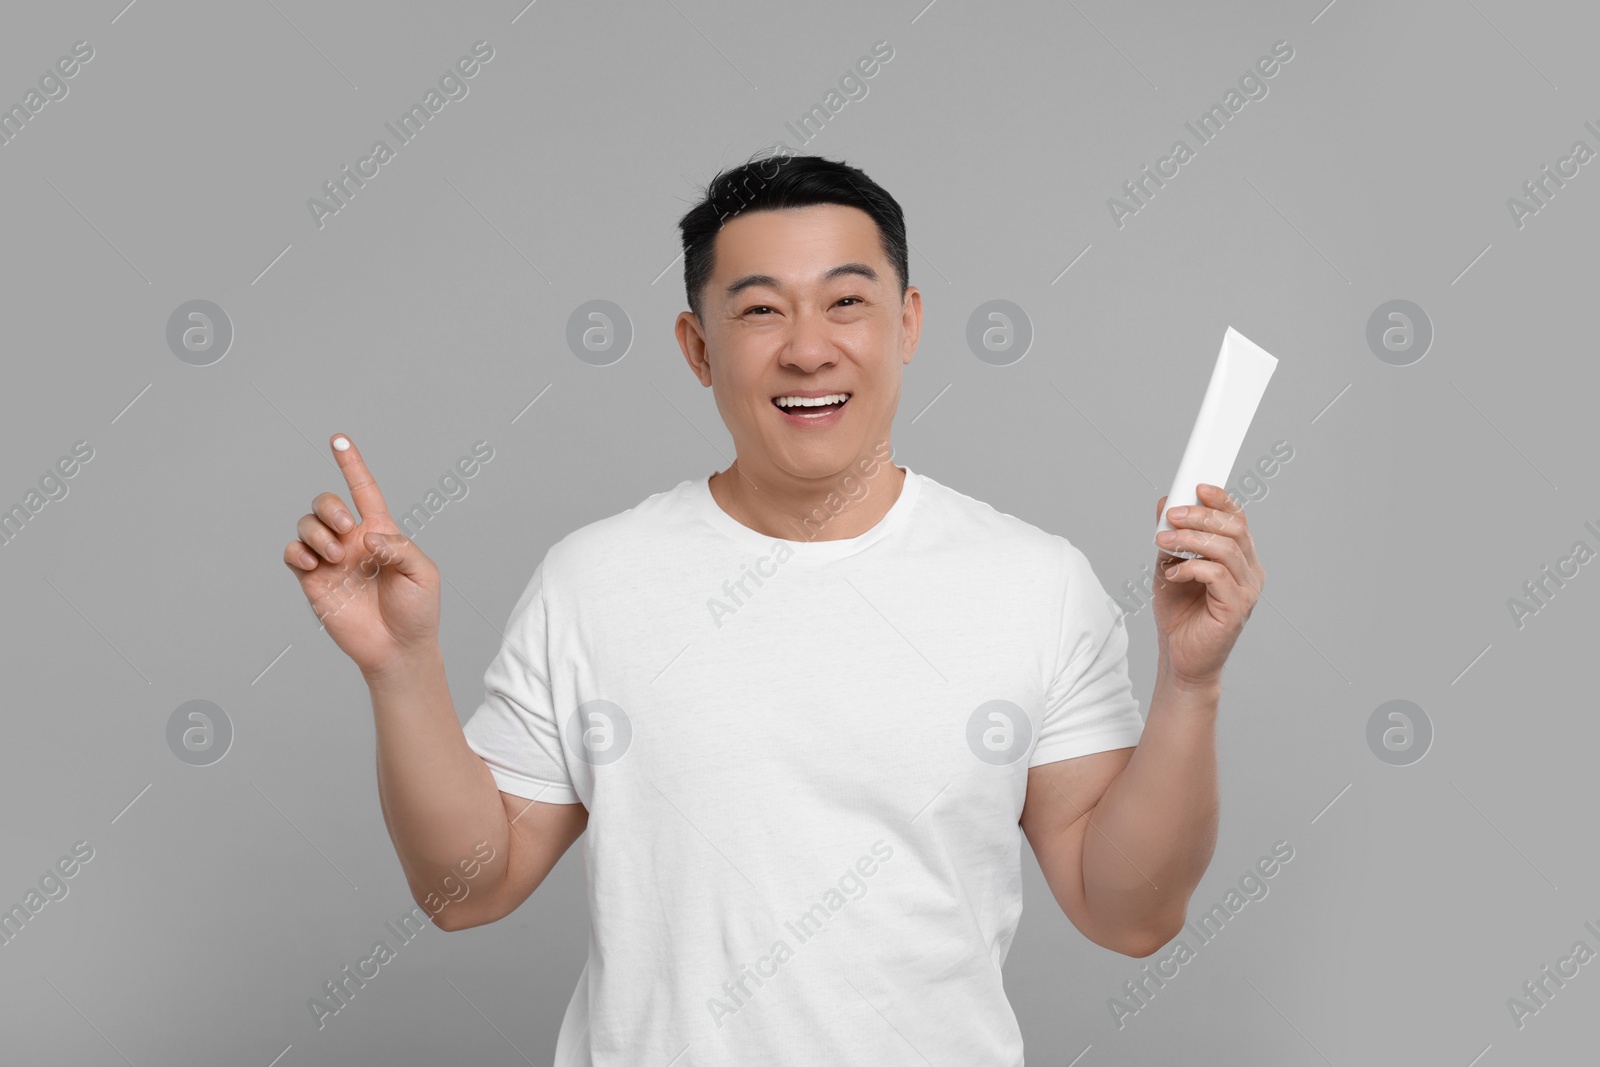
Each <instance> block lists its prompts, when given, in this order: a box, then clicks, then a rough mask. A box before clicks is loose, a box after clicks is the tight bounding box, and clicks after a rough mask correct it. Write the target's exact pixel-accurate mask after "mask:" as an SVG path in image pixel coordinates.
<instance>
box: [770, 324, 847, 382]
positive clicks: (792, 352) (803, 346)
mask: <svg viewBox="0 0 1600 1067" xmlns="http://www.w3.org/2000/svg"><path fill="white" fill-rule="evenodd" d="M793 321H794V325H793V326H791V327H790V329H789V338H788V343H787V344H785V345H784V347H783V356H782V359H781V360H780V362H782V363H783V365H784V366H786V367H793V368H794V369H796V370H798V371H802V372H804V373H806V374H811V373H813V372H815V371H817V370H820V369H821V368H823V367H826V366H828V365H829V364H830V363H833V362H834V361H835V360H836V359H837V358H838V355H839V353H838V349H837V348H836V347H835V346H834V343H833V338H832V334H831V330H830V326H829V323H828V320H827V317H826V316H824V315H823V314H822V313H821V312H819V311H811V310H803V311H800V312H797V313H796V315H795V318H794V320H793Z"/></svg>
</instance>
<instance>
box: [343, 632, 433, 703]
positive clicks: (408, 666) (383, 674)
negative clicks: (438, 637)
mask: <svg viewBox="0 0 1600 1067" xmlns="http://www.w3.org/2000/svg"><path fill="white" fill-rule="evenodd" d="M443 668H444V650H443V649H442V648H440V647H439V645H438V644H437V643H434V644H431V645H426V646H424V647H422V648H418V649H413V650H407V651H405V652H402V653H400V654H398V655H397V656H395V658H394V659H392V660H390V661H388V662H386V663H383V664H381V665H379V666H375V667H362V668H361V677H362V678H363V679H364V680H365V681H366V683H367V688H368V689H371V690H373V691H374V692H376V691H378V690H381V689H390V690H392V689H397V688H406V687H409V686H411V685H414V684H416V683H417V682H419V681H421V680H423V679H424V678H427V677H431V676H433V675H435V674H436V672H438V671H440V670H442V669H443Z"/></svg>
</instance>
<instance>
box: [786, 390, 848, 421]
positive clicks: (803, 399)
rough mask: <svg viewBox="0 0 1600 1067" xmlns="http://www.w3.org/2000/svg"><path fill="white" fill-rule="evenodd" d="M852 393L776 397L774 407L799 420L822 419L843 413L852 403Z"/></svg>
mask: <svg viewBox="0 0 1600 1067" xmlns="http://www.w3.org/2000/svg"><path fill="white" fill-rule="evenodd" d="M850 396H851V394H850V393H842V392H841V393H829V394H828V395H827V396H813V397H808V396H775V397H773V398H772V405H773V407H775V408H777V409H778V410H779V411H781V412H783V413H784V414H785V415H788V416H791V417H793V418H799V419H820V418H824V417H826V416H828V415H832V414H833V413H834V412H837V411H842V410H843V409H844V406H845V405H846V404H848V403H849V402H850Z"/></svg>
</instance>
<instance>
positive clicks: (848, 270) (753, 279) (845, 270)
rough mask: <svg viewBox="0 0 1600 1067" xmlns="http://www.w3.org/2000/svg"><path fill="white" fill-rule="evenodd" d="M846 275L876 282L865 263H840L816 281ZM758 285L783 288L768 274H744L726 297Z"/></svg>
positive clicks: (829, 279) (874, 276) (826, 280)
mask: <svg viewBox="0 0 1600 1067" xmlns="http://www.w3.org/2000/svg"><path fill="white" fill-rule="evenodd" d="M847 275H855V276H857V277H861V278H865V279H866V280H867V281H869V282H875V281H877V280H878V272H877V271H875V270H873V269H872V268H871V267H869V266H867V265H866V264H865V263H841V264H839V265H838V266H837V267H834V268H832V269H831V270H827V271H824V272H823V274H822V276H821V277H820V278H818V279H817V280H818V281H822V282H830V281H832V280H833V279H835V278H842V277H845V276H847ZM758 285H764V286H766V287H767V288H769V289H782V288H783V283H782V282H780V281H778V279H776V278H774V277H773V276H772V275H770V274H746V275H745V276H744V277H743V278H740V279H739V280H738V281H736V282H734V283H733V284H732V285H730V286H728V288H727V292H726V295H727V296H729V297H730V298H731V297H735V296H738V295H739V294H740V293H742V292H744V291H745V290H746V289H752V288H754V287H756V286H758Z"/></svg>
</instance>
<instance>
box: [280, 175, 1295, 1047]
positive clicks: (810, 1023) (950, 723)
mask: <svg viewBox="0 0 1600 1067" xmlns="http://www.w3.org/2000/svg"><path fill="white" fill-rule="evenodd" d="M680 226H681V229H682V233H683V243H684V276H685V283H686V288H687V294H688V302H689V306H690V310H689V311H686V312H684V313H683V314H681V315H680V316H679V317H678V321H677V336H678V342H679V345H680V346H681V348H682V350H683V354H684V357H685V359H686V360H687V362H688V365H689V368H690V369H691V371H692V372H693V373H694V374H695V376H696V377H697V378H698V379H699V380H700V382H701V384H702V385H705V386H707V387H709V388H710V389H711V390H712V396H713V397H714V398H715V401H716V405H717V410H718V411H719V412H720V413H721V416H722V419H723V422H724V423H725V424H726V425H727V427H728V430H729V432H730V433H731V434H732V436H733V440H734V445H735V448H736V453H737V458H736V459H735V460H734V462H733V463H732V464H731V465H730V466H729V467H728V468H727V469H726V470H722V471H717V472H715V473H712V474H711V475H710V476H709V477H706V476H697V477H692V478H689V479H686V480H684V481H682V482H680V483H679V484H678V485H676V486H675V487H673V488H671V489H669V490H666V491H663V492H660V493H656V494H654V495H652V496H650V497H647V498H646V499H645V500H643V501H642V502H640V503H639V504H638V505H637V506H635V507H633V508H630V509H629V510H627V511H625V512H622V513H620V514H618V515H613V516H611V517H609V518H606V519H603V520H600V521H598V522H595V523H591V524H589V525H587V526H585V527H583V528H581V529H579V530H576V531H574V532H573V533H571V534H568V535H567V536H566V537H564V538H562V539H561V540H560V541H558V542H557V543H556V544H554V545H552V546H551V547H550V548H549V549H548V551H547V552H546V553H545V555H544V557H543V559H542V561H541V562H540V563H539V565H538V566H537V567H536V568H535V570H534V572H533V576H532V578H531V580H530V581H529V582H528V584H527V585H526V587H525V588H524V590H523V592H522V595H521V596H520V597H519V598H518V600H517V602H516V605H515V607H514V608H513V609H512V612H511V616H510V622H509V624H508V626H507V628H506V632H505V641H504V643H503V644H502V646H501V648H500V651H499V653H498V655H496V656H495V658H494V660H493V661H492V662H491V663H490V665H489V667H488V669H487V671H486V672H485V674H484V688H485V695H484V699H483V701H482V703H481V704H480V706H479V707H478V708H477V710H476V712H475V713H474V714H473V715H472V716H471V717H470V719H469V721H468V722H467V723H466V725H465V727H464V728H463V727H462V726H461V725H460V722H459V719H458V717H457V716H456V714H455V709H454V706H453V704H452V703H451V700H450V694H449V689H448V687H447V685H446V683H445V678H444V667H443V657H442V655H441V653H440V651H439V644H438V593H439V582H440V578H439V574H438V570H437V568H436V567H435V566H434V564H433V563H432V561H431V560H429V559H428V557H427V556H425V555H424V554H423V553H422V552H421V551H420V550H419V549H418V548H417V547H416V545H415V544H414V543H413V542H411V541H410V540H409V539H407V538H406V537H404V536H403V535H402V534H400V532H399V531H398V530H397V529H396V528H395V527H394V523H393V521H392V519H390V518H389V516H388V512H387V509H386V507H385V505H384V502H383V498H382V496H381V495H380V494H379V492H378V489H377V486H376V485H375V484H374V482H373V479H372V476H371V473H370V472H369V471H368V470H367V468H366V466H365V464H364V463H363V461H362V459H361V455H360V453H359V451H358V450H357V449H356V448H354V446H353V445H351V444H350V442H349V441H348V439H346V438H344V437H342V436H338V437H335V438H334V439H333V441H332V445H333V448H334V456H335V458H336V459H337V461H338V463H339V465H340V467H341V469H342V470H343V471H344V473H345V476H346V479H347V482H348V485H349V488H350V492H351V496H352V500H353V502H354V504H355V505H356V507H357V508H359V510H360V512H361V521H360V522H359V523H356V522H355V520H354V519H353V517H352V516H350V515H349V513H348V512H347V511H346V509H345V508H344V506H343V505H342V503H341V502H340V500H339V498H338V496H337V495H335V494H333V493H324V494H321V495H320V496H318V497H317V498H316V499H315V500H314V501H313V513H312V514H308V515H306V516H304V517H303V518H302V519H301V520H300V527H299V531H298V532H299V538H298V539H297V540H295V541H292V542H291V543H290V544H289V547H288V548H287V549H286V551H285V562H286V563H288V564H289V565H290V566H291V568H292V569H294V571H295V573H296V574H297V575H298V576H299V579H300V582H301V586H302V588H303V590H304V591H305V593H306V596H307V597H308V599H309V600H310V601H311V603H312V605H313V607H315V608H316V609H317V611H318V614H319V615H322V616H323V617H324V621H325V623H326V625H327V629H328V632H329V634H330V635H331V636H332V637H333V639H334V640H335V642H337V643H338V644H339V646H340V647H341V648H342V649H344V651H345V652H346V653H347V654H349V655H350V656H351V658H352V659H354V660H355V661H356V662H357V663H358V664H359V665H360V667H361V670H362V674H363V676H364V678H365V679H366V681H367V684H368V687H369V690H370V692H371V695H372V705H373V712H374V715H375V721H376V726H377V739H378V784H379V796H380V798H381V801H382V804H383V811H384V816H385V819H386V821H387V824H388V827H389V831H390V835H391V837H392V839H393V841H394V845H395V849H396V852H397V854H398V856H399V858H400V862H401V865H402V867H403V868H404V870H405V873H406V877H407V880H408V882H409V883H410V886H411V889H412V893H413V895H414V896H415V897H416V899H417V901H418V902H419V903H423V902H424V901H425V900H437V899H438V898H437V896H436V894H434V893H433V890H434V888H435V887H436V886H438V885H439V884H441V882H443V881H444V880H446V879H450V878H453V876H455V875H456V874H457V873H458V872H462V873H464V872H465V866H464V864H465V862H466V861H467V860H468V859H469V858H471V857H473V856H474V855H475V854H476V855H479V856H481V852H480V851H479V843H480V842H485V841H486V842H488V843H489V845H490V846H492V848H493V856H492V858H491V859H489V860H488V861H486V862H478V861H474V862H473V864H472V866H473V867H474V870H475V875H476V876H475V878H474V881H473V883H472V884H473V889H472V891H471V892H470V894H468V895H466V896H465V897H462V898H460V899H459V900H455V899H453V900H452V902H451V903H449V904H448V906H441V907H440V909H439V910H438V911H436V912H435V913H434V915H433V919H434V922H435V923H436V924H437V925H438V926H440V927H442V928H444V929H447V930H459V929H463V928H466V927H472V926H478V925H482V924H484V923H489V922H493V921H495V920H497V919H500V918H502V917H504V916H506V915H508V914H510V913H511V912H512V911H514V910H515V909H516V908H517V907H518V906H519V905H520V904H521V903H522V902H523V901H524V900H526V899H527V897H528V896H529V895H530V894H531V893H533V892H534V890H535V889H536V888H537V887H538V886H539V884H540V883H541V882H542V881H543V880H544V878H545V876H546V875H547V874H548V873H549V871H550V870H551V868H552V867H553V866H554V865H555V863H556V861H557V860H558V859H559V858H560V857H561V855H562V854H563V853H564V852H565V851H566V849H567V848H568V847H569V846H570V845H571V844H572V843H573V841H575V840H576V839H577V838H578V837H579V836H580V835H581V834H582V833H583V831H584V830H585V828H587V830H588V835H587V839H586V842H585V850H584V872H585V876H586V884H587V888H588V900H589V909H590V923H591V928H592V937H591V940H590V944H589V955H588V960H587V963H586V965H585V967H584V971H583V973H582V974H581V975H580V976H579V978H578V982H577V987H576V989H575V990H574V992H573V994H572V997H571V999H570V1001H569V1002H568V1005H567V1011H566V1016H565V1019H564V1021H563V1024H562V1027H561V1030H560V1034H559V1036H558V1039H557V1043H556V1054H555V1064H556V1067H600V1065H620V1064H629V1065H637V1064H647V1065H648V1064H660V1065H663V1067H665V1065H667V1064H673V1065H676V1067H687V1065H690V1064H694V1065H699V1067H706V1065H713V1064H716V1065H721V1064H729V1065H733V1064H737V1065H750V1064H762V1065H764V1067H787V1065H807V1067H812V1065H816V1064H824V1063H826V1064H847V1063H848V1064H855V1063H862V1064H868V1063H870V1064H875V1065H876V1064H900V1063H904V1064H913V1063H915V1064H938V1065H946V1064H948V1065H951V1067H973V1065H975V1064H983V1065H997V1067H999V1065H1004V1067H1014V1065H1020V1064H1021V1063H1022V1062H1023V1047H1022V1038H1021V1034H1020V1032H1019V1029H1018V1025H1017V1020H1016V1017H1015V1015H1014V1014H1013V1012H1012V1010H1011V1007H1010V1004H1009V1003H1008V1001H1007V999H1006V994H1005V990H1004V986H1003V982H1002V978H1001V966H1002V964H1003V963H1004V962H1005V958H1006V954H1007V951H1008V949H1009V948H1010V945H1011V940H1012V937H1013V935H1014V934H1015V931H1016V926H1017V920H1018V916H1019V915H1020V912H1021V908H1022V897H1021V865H1020V861H1021V843H1022V841H1023V840H1024V838H1025V839H1026V840H1027V841H1028V843H1029V844H1030V845H1031V847H1032V849H1033V851H1034V854H1035V855H1036V857H1037V858H1038V862H1039V865H1040V868H1041V869H1042V870H1043V872H1044V875H1045V878H1046V880H1047V882H1048V884H1049V886H1050V888H1051V891H1052V893H1053V894H1054V896H1055V899H1056V901H1057V903H1058V904H1059V905H1060V907H1061V909H1062V911H1063V912H1064V913H1065V915H1066V916H1067V918H1068V919H1069V920H1070V921H1071V922H1072V923H1073V925H1074V926H1076V927H1077V929H1078V930H1079V931H1081V932H1082V933H1083V935H1084V936H1085V937H1086V938H1088V939H1089V940H1091V941H1093V942H1095V943H1096V944H1098V945H1101V946H1103V947H1105V948H1107V949H1110V950H1112V951H1115V952H1119V953H1124V954H1127V955H1131V956H1146V955H1150V954H1151V953H1153V952H1155V951H1156V950H1157V949H1159V948H1160V947H1162V946H1163V945H1164V944H1166V943H1167V942H1168V941H1169V940H1170V939H1171V938H1172V937H1174V936H1175V935H1176V934H1177V932H1178V930H1179V929H1180V927H1181V926H1182V924H1183V922H1184V919H1185V910H1186V906H1187V903H1188V900H1189V896H1190V894H1191V893H1192V892H1193V890H1194V887H1195V885H1196V883H1197V882H1198V881H1199V879H1200V876H1201V875H1202V873H1203V872H1204V870H1205V868H1206V866H1207V864H1208V863H1209V862H1210V858H1211V854H1212V850H1213V848H1214V846H1215V841H1216V828H1217V809H1218V797H1217V784H1216V757H1215V728H1216V715H1217V705H1218V699H1219V694H1220V678H1221V672H1222V668H1223V664H1224V661H1225V660H1226V658H1227V656H1228V653H1229V651H1230V650H1231V649H1232V647H1233V645H1234V642H1235V640H1236V639H1237V637H1238V635H1239V633H1240V632H1241V630H1242V627H1243V625H1244V622H1245V620H1246V619H1247V618H1248V616H1249V614H1250V611H1251V609H1252V608H1253V607H1254V604H1255V602H1256V599H1257V597H1258V596H1259V591H1260V588H1261V585H1262V580H1263V578H1264V571H1263V570H1262V568H1261V565H1260V562H1259V560H1258V559H1257V557H1256V552H1255V547H1254V544H1253V541H1252V539H1251V536H1250V533H1249V530H1248V527H1247V525H1246V521H1245V517H1244V514H1243V511H1242V508H1241V507H1240V506H1239V504H1238V503H1237V502H1235V501H1233V500H1232V499H1230V498H1229V497H1228V495H1227V494H1226V493H1224V492H1223V491H1221V490H1220V489H1217V488H1216V487H1215V486H1201V487H1200V489H1199V495H1200V499H1201V501H1202V503H1201V505H1199V506H1196V507H1190V508H1188V509H1184V508H1174V509H1172V510H1171V512H1170V513H1169V516H1170V519H1171V522H1172V525H1173V526H1174V527H1176V530H1175V531H1174V532H1173V534H1172V535H1171V536H1170V537H1168V538H1167V539H1166V541H1165V542H1164V544H1165V546H1166V547H1167V548H1171V549H1179V550H1183V549H1187V550H1190V551H1195V552H1198V553H1201V554H1202V558H1196V559H1179V558H1177V557H1174V556H1172V555H1170V554H1168V553H1166V552H1159V553H1158V564H1159V565H1158V571H1159V572H1160V577H1159V579H1158V581H1157V586H1156V590H1155V598H1154V603H1155V618H1156V625H1157V634H1158V640H1159V654H1158V660H1157V663H1158V667H1157V672H1156V679H1155V684H1154V688H1153V691H1152V694H1151V697H1150V701H1149V711H1148V715H1147V716H1146V717H1145V718H1144V719H1141V717H1140V713H1139V701H1138V700H1137V698H1136V697H1135V696H1134V695H1133V691H1132V684H1131V681H1130V679H1129V675H1128V667H1127V648H1128V637H1127V631H1126V629H1125V628H1124V627H1123V626H1122V625H1120V624H1119V620H1118V617H1117V612H1116V610H1115V607H1114V605H1113V603H1112V601H1111V600H1110V598H1109V597H1107V596H1106V594H1105V591H1104V589H1103V588H1102V587H1101V584H1100V582H1099V581H1098V580H1097V578H1096V576H1095V573H1094V571H1093V569H1092V568H1091V566H1090V564H1089V561H1088V560H1087V559H1086V558H1085V556H1084V555H1083V553H1082V552H1081V551H1080V550H1078V549H1077V548H1076V547H1075V546H1073V545H1072V544H1071V543H1070V542H1069V541H1068V540H1067V539H1066V538H1064V537H1062V536H1059V535H1057V534H1051V533H1047V532H1045V531H1043V530H1040V529H1038V528H1037V527H1034V526H1031V525H1029V524H1028V523H1026V522H1024V521H1022V520H1021V519H1018V518H1016V517H1014V516H1011V515H1007V514H1004V513H1002V512H999V511H996V510H995V509H994V508H992V507H990V506H989V505H987V504H985V503H983V502H981V501H979V500H976V499H974V498H972V497H970V496H966V495H963V494H962V493H959V492H957V491H956V490H954V489H951V488H949V487H947V486H945V485H943V484H941V483H939V482H938V481H936V480H934V479H933V478H931V477H929V476H927V475H925V474H921V473H918V472H916V471H913V470H912V469H911V467H910V466H899V465H896V464H894V463H893V462H892V461H891V450H890V445H889V442H890V430H891V425H892V423H893V420H894V416H895V412H896V410H897V409H898V406H899V400H900V386H901V380H902V375H903V373H904V368H905V367H906V365H908V364H909V363H910V362H911V359H912V357H913V355H914V354H915V352H916V349H917V341H918V337H919V335H920V331H921V326H922V297H921V294H920V293H919V292H918V291H917V289H916V288H915V287H914V286H911V285H909V284H908V280H907V274H908V271H907V255H906V248H907V243H906V232H905V224H904V219H903V216H902V214H901V210H900V207H899V205H898V204H897V203H896V202H895V201H894V199H893V198H892V197H891V196H890V195H889V194H888V193H887V192H885V191H884V190H883V189H882V188H881V187H879V186H878V185H877V184H876V183H874V182H873V181H872V180H871V179H870V178H868V177H867V176H866V175H865V174H864V173H862V172H861V171H860V170H859V169H856V168H854V167H850V166H847V165H845V164H842V163H837V162H833V161H829V160H825V159H820V158H817V157H811V156H783V157H774V158H770V159H765V160H760V161H755V162H751V163H747V164H745V165H744V166H742V167H739V168H735V169H734V170H732V171H730V172H726V173H723V174H721V175H719V176H717V177H716V178H715V179H713V181H712V182H711V184H710V187H709V188H708V190H707V194H706V197H705V199H704V200H703V201H702V202H701V203H699V204H697V205H696V206H695V207H694V208H693V209H692V210H690V211H689V212H688V214H686V215H685V216H684V217H683V219H682V221H681V223H680ZM1043 483H1044V484H1046V485H1048V486H1051V487H1052V488H1050V489H1049V491H1052V492H1058V491H1059V492H1069V491H1070V486H1069V485H1068V484H1067V482H1066V481H1065V480H1063V479H1059V478H1046V479H1044V480H1043ZM1163 503H1164V500H1163V501H1160V502H1157V505H1156V510H1157V514H1158V515H1159V513H1160V510H1161V506H1162V504H1163ZM1128 521H1129V522H1130V523H1131V522H1132V521H1133V517H1129V518H1128ZM1138 528H1139V529H1143V526H1142V524H1141V525H1140V526H1139V527H1138ZM357 572H359V577H358V576H357ZM712 602H721V603H722V604H723V607H724V608H725V610H723V611H721V612H718V611H716V610H715V609H713V610H712V611H711V612H709V613H708V612H707V605H708V603H712ZM708 614H709V617H708Z"/></svg>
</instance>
